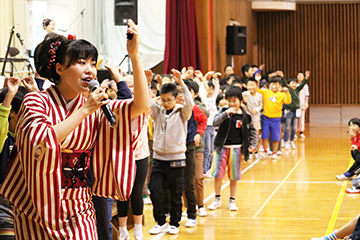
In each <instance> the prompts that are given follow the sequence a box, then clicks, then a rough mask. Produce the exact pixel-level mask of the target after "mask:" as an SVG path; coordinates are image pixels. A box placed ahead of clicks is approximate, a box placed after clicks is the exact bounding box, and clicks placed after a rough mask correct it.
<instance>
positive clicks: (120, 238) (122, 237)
mask: <svg viewBox="0 0 360 240" xmlns="http://www.w3.org/2000/svg"><path fill="white" fill-rule="evenodd" d="M129 239H130V235H129V232H127V233H126V235H125V236H122V235H121V232H120V236H119V240H129Z"/></svg>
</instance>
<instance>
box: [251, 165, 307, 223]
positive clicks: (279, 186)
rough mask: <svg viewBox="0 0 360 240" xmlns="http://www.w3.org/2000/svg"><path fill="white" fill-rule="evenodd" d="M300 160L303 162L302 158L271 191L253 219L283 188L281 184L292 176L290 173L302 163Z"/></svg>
mask: <svg viewBox="0 0 360 240" xmlns="http://www.w3.org/2000/svg"><path fill="white" fill-rule="evenodd" d="M300 162H302V159H300V160H299V161H298V162H297V163H296V164H295V166H294V167H293V168H292V169H291V170H290V172H289V173H288V175H286V177H285V178H284V179H283V180H282V181H281V183H280V184H279V185H278V186H277V187H276V189H275V190H274V191H273V192H272V193H271V195H270V196H269V197H268V198H267V199H266V201H265V202H264V204H263V205H262V206H261V207H260V209H259V210H258V211H257V212H256V213H255V215H254V216H253V217H252V218H253V219H255V218H256V217H257V216H258V215H259V214H260V212H261V211H262V210H263V209H264V208H265V206H266V204H268V202H269V201H270V200H271V198H272V197H273V196H274V195H275V193H276V192H277V191H278V190H279V189H280V188H281V186H282V185H283V184H284V183H285V182H286V180H287V179H288V178H289V177H290V175H291V174H292V173H293V172H294V171H295V169H296V168H297V166H298V165H299V164H300Z"/></svg>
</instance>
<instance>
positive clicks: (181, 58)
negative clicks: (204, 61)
mask: <svg viewBox="0 0 360 240" xmlns="http://www.w3.org/2000/svg"><path fill="white" fill-rule="evenodd" d="M188 66H193V67H194V68H195V69H199V70H202V69H201V62H200V50H199V44H198V36H197V28H196V12H195V0H167V1H166V42H165V54H164V69H163V71H164V73H170V70H171V69H172V68H175V69H178V70H179V71H180V70H181V68H182V67H188Z"/></svg>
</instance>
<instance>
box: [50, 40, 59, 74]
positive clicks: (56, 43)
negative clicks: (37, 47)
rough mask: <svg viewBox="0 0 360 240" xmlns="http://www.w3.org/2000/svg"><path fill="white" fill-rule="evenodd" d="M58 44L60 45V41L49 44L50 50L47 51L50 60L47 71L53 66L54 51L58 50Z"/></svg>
mask: <svg viewBox="0 0 360 240" xmlns="http://www.w3.org/2000/svg"><path fill="white" fill-rule="evenodd" d="M60 44H61V42H60V41H56V42H52V43H50V49H49V55H50V60H49V65H48V66H47V68H48V69H51V66H52V65H54V64H55V58H56V50H57V49H58V48H59V46H60Z"/></svg>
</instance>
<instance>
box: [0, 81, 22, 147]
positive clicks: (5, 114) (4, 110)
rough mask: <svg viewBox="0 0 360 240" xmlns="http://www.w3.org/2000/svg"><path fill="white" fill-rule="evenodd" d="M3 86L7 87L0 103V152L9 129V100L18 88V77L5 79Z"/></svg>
mask: <svg viewBox="0 0 360 240" xmlns="http://www.w3.org/2000/svg"><path fill="white" fill-rule="evenodd" d="M5 87H7V89H8V90H7V93H6V95H5V99H4V101H3V102H2V104H0V152H1V151H2V149H3V147H4V143H5V140H6V138H7V133H8V131H9V115H10V110H11V102H12V100H13V99H14V97H15V95H16V93H17V91H18V89H19V79H17V78H9V79H6V80H5Z"/></svg>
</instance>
